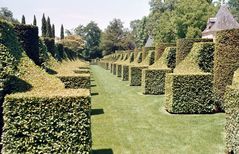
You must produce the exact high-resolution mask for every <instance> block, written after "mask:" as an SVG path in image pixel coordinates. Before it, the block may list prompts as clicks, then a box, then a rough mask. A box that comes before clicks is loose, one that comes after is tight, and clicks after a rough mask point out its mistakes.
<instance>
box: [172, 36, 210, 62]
mask: <svg viewBox="0 0 239 154" xmlns="http://www.w3.org/2000/svg"><path fill="white" fill-rule="evenodd" d="M212 41H213V40H212V39H178V40H177V51H176V64H177V65H178V64H179V63H180V62H181V61H183V60H184V58H186V57H187V55H188V53H189V52H190V51H191V49H192V47H193V43H195V42H212Z"/></svg>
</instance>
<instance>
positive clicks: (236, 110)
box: [225, 69, 239, 153]
mask: <svg viewBox="0 0 239 154" xmlns="http://www.w3.org/2000/svg"><path fill="white" fill-rule="evenodd" d="M225 112H226V127H225V128H226V149H227V152H228V153H239V146H238V145H239V136H238V132H239V121H238V119H239V69H238V70H237V71H236V72H235V75H234V78H233V84H232V85H230V86H228V87H227V89H226V92H225Z"/></svg>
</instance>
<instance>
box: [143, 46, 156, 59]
mask: <svg viewBox="0 0 239 154" xmlns="http://www.w3.org/2000/svg"><path fill="white" fill-rule="evenodd" d="M152 50H155V47H144V48H142V58H143V60H144V59H145V58H146V57H147V55H148V54H149V52H150V51H152Z"/></svg>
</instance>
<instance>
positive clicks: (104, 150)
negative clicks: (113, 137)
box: [92, 149, 113, 154]
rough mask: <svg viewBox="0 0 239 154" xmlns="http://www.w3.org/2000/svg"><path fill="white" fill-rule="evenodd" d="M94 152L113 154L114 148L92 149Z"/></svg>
mask: <svg viewBox="0 0 239 154" xmlns="http://www.w3.org/2000/svg"><path fill="white" fill-rule="evenodd" d="M92 154H113V150H112V149H99V150H92Z"/></svg>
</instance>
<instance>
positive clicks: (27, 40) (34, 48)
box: [14, 24, 40, 65]
mask: <svg viewBox="0 0 239 154" xmlns="http://www.w3.org/2000/svg"><path fill="white" fill-rule="evenodd" d="M14 30H15V32H16V34H17V37H18V39H19V42H20V43H21V46H22V48H23V49H24V51H25V52H26V54H27V55H28V57H29V58H31V59H32V60H33V61H34V62H35V64H37V65H40V60H39V46H38V43H39V37H38V27H37V26H33V25H23V24H16V25H15V27H14Z"/></svg>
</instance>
